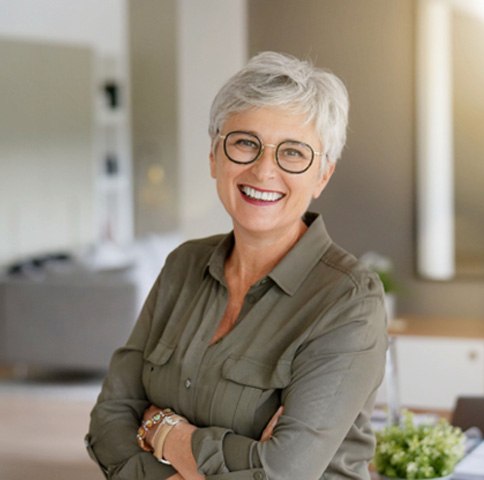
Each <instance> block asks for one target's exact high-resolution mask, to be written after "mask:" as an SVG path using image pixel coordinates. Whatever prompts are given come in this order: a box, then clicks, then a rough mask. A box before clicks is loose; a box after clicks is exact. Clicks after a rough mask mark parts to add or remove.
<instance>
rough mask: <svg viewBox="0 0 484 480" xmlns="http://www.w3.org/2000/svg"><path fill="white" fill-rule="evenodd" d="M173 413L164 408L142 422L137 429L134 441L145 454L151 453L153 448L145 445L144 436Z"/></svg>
mask: <svg viewBox="0 0 484 480" xmlns="http://www.w3.org/2000/svg"><path fill="white" fill-rule="evenodd" d="M172 413H173V412H172V411H171V410H170V409H169V408H165V409H164V410H161V411H159V412H157V413H155V414H154V415H153V416H152V417H151V418H149V419H148V420H144V421H143V422H142V424H141V426H140V427H139V428H138V432H137V434H136V439H137V440H138V445H139V446H140V448H142V449H143V450H144V451H145V452H153V448H152V447H151V446H150V445H148V444H147V443H146V440H145V438H146V434H147V433H148V431H149V430H151V429H152V428H154V427H156V426H157V425H159V424H160V423H161V422H162V421H163V420H164V419H165V418H166V417H167V416H169V415H171V414H172Z"/></svg>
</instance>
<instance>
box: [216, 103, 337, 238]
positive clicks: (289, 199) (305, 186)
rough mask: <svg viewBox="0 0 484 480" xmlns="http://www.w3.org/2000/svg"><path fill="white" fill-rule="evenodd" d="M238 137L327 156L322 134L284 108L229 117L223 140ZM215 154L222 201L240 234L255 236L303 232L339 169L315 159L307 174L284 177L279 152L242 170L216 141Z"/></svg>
mask: <svg viewBox="0 0 484 480" xmlns="http://www.w3.org/2000/svg"><path fill="white" fill-rule="evenodd" d="M233 131H245V132H251V133H253V134H255V135H257V137H259V139H260V140H261V141H262V143H264V144H273V145H277V144H279V143H280V142H283V141H285V140H297V141H300V142H304V143H307V144H308V145H310V146H311V147H312V148H313V150H314V151H315V152H321V151H324V148H323V145H321V141H320V140H319V137H318V134H317V133H316V130H315V128H314V125H313V124H311V123H307V122H305V116H304V115H298V114H294V113H290V112H288V111H287V110H285V109H282V108H273V107H270V108H269V107H265V108H257V109H256V108H254V109H250V110H245V111H243V112H240V113H236V114H233V115H232V116H230V117H229V118H228V119H227V120H226V121H225V123H224V125H223V126H222V129H221V132H220V134H221V135H226V134H227V133H229V132H233ZM215 142H217V143H216V148H215V149H212V152H211V154H210V171H211V175H212V177H213V178H215V179H216V183H217V191H218V195H219V197H220V199H221V201H222V203H223V205H224V207H225V209H226V210H227V212H228V213H229V215H230V216H231V217H232V221H233V223H234V229H235V231H236V232H241V231H244V232H245V233H250V234H252V235H254V234H255V235H261V234H264V235H267V234H274V235H283V234H290V233H291V231H292V229H294V232H297V231H298V230H300V228H301V217H302V215H303V214H304V212H305V211H306V210H307V208H308V206H309V204H310V202H311V200H312V199H313V198H317V197H318V196H319V195H320V194H321V192H322V191H323V189H324V187H325V186H326V185H327V183H328V181H329V179H330V177H331V175H332V173H333V171H334V166H331V167H328V168H325V169H324V170H325V173H324V175H321V162H322V161H324V157H322V156H321V155H316V156H315V157H314V161H313V163H312V165H311V166H310V168H309V169H308V170H307V171H305V172H304V173H300V174H292V173H288V172H285V171H283V170H282V169H281V168H280V167H279V166H278V165H277V163H276V159H275V149H274V148H271V147H267V148H265V149H264V151H263V153H262V155H261V156H260V157H259V159H258V160H256V161H255V162H253V163H250V164H245V165H241V164H237V163H233V162H232V161H230V160H229V159H228V158H227V156H226V155H225V153H224V149H223V140H221V139H215Z"/></svg>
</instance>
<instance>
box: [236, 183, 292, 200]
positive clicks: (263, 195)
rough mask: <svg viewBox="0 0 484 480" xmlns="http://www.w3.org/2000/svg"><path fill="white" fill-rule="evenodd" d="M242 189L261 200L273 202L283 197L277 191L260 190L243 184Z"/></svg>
mask: <svg viewBox="0 0 484 480" xmlns="http://www.w3.org/2000/svg"><path fill="white" fill-rule="evenodd" d="M242 191H243V192H244V193H245V194H246V195H247V196H248V197H251V198H254V199H255V200H263V201H264V202H275V201H276V200H279V199H280V198H282V197H283V195H282V193H277V192H261V191H259V190H256V189H255V188H251V187H247V186H243V187H242Z"/></svg>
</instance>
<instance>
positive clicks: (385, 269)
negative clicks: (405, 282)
mask: <svg viewBox="0 0 484 480" xmlns="http://www.w3.org/2000/svg"><path fill="white" fill-rule="evenodd" d="M360 261H361V262H362V263H363V264H364V265H365V266H366V267H367V268H369V269H370V270H373V271H374V272H376V273H377V274H378V276H379V277H380V280H381V283H382V285H383V290H384V291H385V307H386V310H387V314H388V319H389V320H393V319H394V318H395V309H396V308H395V303H396V296H395V291H396V284H395V279H394V274H393V263H392V261H391V260H390V259H389V258H388V257H386V256H384V255H381V254H379V253H376V252H366V253H364V254H363V255H362V256H361V257H360Z"/></svg>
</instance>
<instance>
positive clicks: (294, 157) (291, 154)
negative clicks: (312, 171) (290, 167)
mask: <svg viewBox="0 0 484 480" xmlns="http://www.w3.org/2000/svg"><path fill="white" fill-rule="evenodd" d="M278 154H279V158H280V159H281V160H284V161H287V162H299V161H309V160H310V159H311V150H310V149H309V148H308V147H307V146H306V145H302V144H298V143H292V142H291V143H289V144H287V143H283V144H282V145H281V146H280V147H279V152H278Z"/></svg>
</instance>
